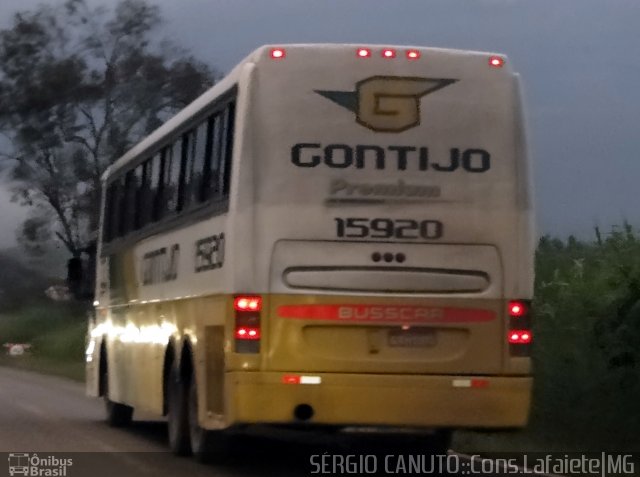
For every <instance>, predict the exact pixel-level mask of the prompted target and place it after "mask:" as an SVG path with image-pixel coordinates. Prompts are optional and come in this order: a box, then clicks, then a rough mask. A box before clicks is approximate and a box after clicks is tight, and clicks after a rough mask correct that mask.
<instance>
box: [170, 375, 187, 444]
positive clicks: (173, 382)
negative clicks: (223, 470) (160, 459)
mask: <svg viewBox="0 0 640 477" xmlns="http://www.w3.org/2000/svg"><path fill="white" fill-rule="evenodd" d="M167 389H168V391H169V393H168V394H169V395H168V399H167V407H168V412H167V431H168V435H169V448H170V449H171V452H173V453H174V454H176V455H179V456H186V455H190V454H191V443H190V440H189V416H188V403H187V399H188V397H187V386H186V385H185V383H184V382H183V380H182V379H180V371H179V370H178V368H177V367H176V366H175V365H172V366H171V369H170V371H169V383H168V386H167Z"/></svg>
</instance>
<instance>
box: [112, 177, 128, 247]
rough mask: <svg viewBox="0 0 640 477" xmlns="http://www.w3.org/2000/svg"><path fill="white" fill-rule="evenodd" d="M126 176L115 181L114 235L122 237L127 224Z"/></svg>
mask: <svg viewBox="0 0 640 477" xmlns="http://www.w3.org/2000/svg"><path fill="white" fill-rule="evenodd" d="M124 181H125V179H124V177H119V178H118V179H116V180H115V181H114V185H115V189H114V190H115V194H114V200H113V204H114V207H113V226H114V232H115V234H114V236H113V238H116V237H122V236H123V235H124V225H125V217H126V214H125V211H124V209H125V201H124V191H125V189H124Z"/></svg>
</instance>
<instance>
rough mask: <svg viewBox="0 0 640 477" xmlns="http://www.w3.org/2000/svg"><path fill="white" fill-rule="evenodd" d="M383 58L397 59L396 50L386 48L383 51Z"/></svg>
mask: <svg viewBox="0 0 640 477" xmlns="http://www.w3.org/2000/svg"><path fill="white" fill-rule="evenodd" d="M382 56H383V57H384V58H395V57H396V50H392V49H391V48H385V49H384V50H382Z"/></svg>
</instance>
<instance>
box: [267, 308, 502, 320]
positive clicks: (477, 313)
mask: <svg viewBox="0 0 640 477" xmlns="http://www.w3.org/2000/svg"><path fill="white" fill-rule="evenodd" d="M278 316H280V317H281V318H290V319H299V320H333V321H345V322H360V323H372V322H389V321H391V322H402V323H478V322H485V321H491V320H493V319H495V317H496V313H495V312H494V311H491V310H482V309H475V308H442V307H427V306H409V305H351V304H345V305H283V306H279V307H278Z"/></svg>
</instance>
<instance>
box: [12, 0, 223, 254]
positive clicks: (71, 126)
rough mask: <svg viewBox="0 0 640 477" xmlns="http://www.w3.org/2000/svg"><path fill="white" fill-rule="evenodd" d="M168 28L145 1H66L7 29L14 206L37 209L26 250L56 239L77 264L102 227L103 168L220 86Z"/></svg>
mask: <svg viewBox="0 0 640 477" xmlns="http://www.w3.org/2000/svg"><path fill="white" fill-rule="evenodd" d="M161 23H162V18H161V16H160V12H159V9H158V8H157V7H156V6H152V5H151V4H149V3H148V2H147V1H146V0H121V1H120V2H119V3H118V4H117V5H116V6H115V7H114V8H112V9H111V10H109V9H106V8H104V7H96V8H93V7H90V6H89V2H87V1H86V0H66V1H65V3H64V4H61V5H59V6H56V7H51V6H44V5H43V6H40V7H38V8H36V9H35V10H33V11H26V12H21V13H18V14H16V15H15V16H14V18H13V24H12V25H11V27H10V28H9V29H6V30H4V31H0V132H3V134H4V136H5V137H6V138H7V140H8V142H9V143H10V150H8V151H5V152H3V153H2V155H1V157H2V159H3V162H4V166H5V167H7V164H10V166H11V167H10V176H11V179H12V180H13V181H14V182H13V184H14V186H13V192H14V199H15V200H17V201H19V202H20V203H21V204H23V205H26V206H31V207H32V208H31V216H30V217H29V218H28V219H27V221H26V222H25V223H24V224H23V227H22V230H21V233H20V236H19V238H20V239H21V242H22V243H23V244H25V245H26V246H27V249H28V250H30V251H32V252H38V251H40V250H41V244H42V243H43V242H46V241H47V240H48V239H49V237H51V236H52V235H55V236H57V237H58V238H59V239H60V240H61V241H62V242H63V243H64V245H65V246H66V248H67V249H68V250H69V251H70V252H71V254H73V255H74V256H78V255H79V253H80V251H81V250H82V248H83V247H84V246H85V245H86V243H87V241H88V238H89V236H90V234H91V233H92V232H93V231H95V229H96V228H97V222H98V206H97V204H98V199H99V194H100V176H101V175H102V173H103V172H104V170H105V168H106V167H107V166H108V165H110V164H111V163H113V162H114V160H115V159H117V158H118V157H119V156H121V155H122V154H123V153H124V152H125V151H126V150H127V149H129V148H130V147H131V146H132V145H133V144H135V143H136V142H138V141H139V140H140V139H141V138H142V137H144V136H145V135H146V134H148V133H149V132H150V131H152V130H153V129H155V128H157V127H158V126H159V125H160V124H161V123H162V122H163V121H164V120H165V119H166V118H167V117H168V116H169V115H171V114H172V113H174V112H176V111H177V110H179V109H181V108H183V107H184V106H186V105H187V104H188V103H190V102H191V101H192V100H193V99H195V98H196V97H197V96H198V95H199V94H201V93H202V92H203V91H204V90H205V89H207V88H208V87H209V86H211V84H212V83H213V80H214V76H215V75H214V73H213V72H212V71H211V70H210V69H209V68H208V67H207V66H205V65H204V64H202V63H201V62H199V61H197V60H196V59H194V58H193V57H192V56H190V55H188V54H187V53H186V52H185V51H183V50H181V49H179V48H178V47H176V46H175V45H173V44H172V43H170V42H168V41H162V40H161V39H160V38H159V37H158V34H157V30H158V28H159V26H160V25H161Z"/></svg>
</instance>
